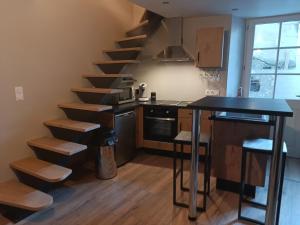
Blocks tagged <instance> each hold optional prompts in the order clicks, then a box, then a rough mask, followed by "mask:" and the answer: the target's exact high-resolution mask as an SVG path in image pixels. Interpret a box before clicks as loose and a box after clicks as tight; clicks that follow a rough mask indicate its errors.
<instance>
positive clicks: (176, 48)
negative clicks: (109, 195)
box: [155, 18, 194, 62]
mask: <svg viewBox="0 0 300 225" xmlns="http://www.w3.org/2000/svg"><path fill="white" fill-rule="evenodd" d="M163 25H164V27H165V28H166V30H167V32H168V36H169V37H172V36H175V37H176V36H177V37H178V35H176V33H178V32H176V31H173V32H172V30H171V32H170V31H169V29H168V28H167V25H166V24H163ZM175 28H177V30H178V29H180V44H179V45H169V46H167V47H166V48H165V49H163V50H162V51H161V52H159V53H158V55H157V56H156V57H155V59H157V60H159V61H160V62H193V61H194V59H193V57H191V55H190V54H189V53H188V52H187V51H186V49H185V48H184V47H183V18H180V24H179V25H178V26H176V27H175Z"/></svg>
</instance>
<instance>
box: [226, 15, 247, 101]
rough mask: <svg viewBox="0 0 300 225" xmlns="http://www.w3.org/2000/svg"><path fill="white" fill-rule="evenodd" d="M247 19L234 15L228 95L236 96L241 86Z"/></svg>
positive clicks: (231, 33)
mask: <svg viewBox="0 0 300 225" xmlns="http://www.w3.org/2000/svg"><path fill="white" fill-rule="evenodd" d="M245 32H246V21H245V19H242V18H238V17H234V16H233V17H232V25H231V32H230V48H229V58H230V60H229V63H228V78H227V90H226V95H227V96H230V97H236V96H237V92H238V88H239V87H240V86H241V77H242V72H243V63H244V49H245Z"/></svg>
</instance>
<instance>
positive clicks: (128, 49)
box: [103, 47, 143, 53]
mask: <svg viewBox="0 0 300 225" xmlns="http://www.w3.org/2000/svg"><path fill="white" fill-rule="evenodd" d="M142 50H143V48H141V47H136V48H117V49H111V50H104V51H103V52H106V53H109V52H140V51H142Z"/></svg>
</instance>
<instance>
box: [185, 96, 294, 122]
mask: <svg viewBox="0 0 300 225" xmlns="http://www.w3.org/2000/svg"><path fill="white" fill-rule="evenodd" d="M188 108H191V109H199V110H209V111H226V112H238V113H252V114H261V115H270V116H283V117H292V116H293V111H292V110H291V108H290V107H289V105H288V104H287V103H286V101H285V100H281V99H262V98H233V97H213V96H207V97H205V98H202V99H200V100H198V101H196V102H193V103H192V104H189V105H188Z"/></svg>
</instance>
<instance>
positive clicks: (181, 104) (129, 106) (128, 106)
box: [112, 100, 191, 113]
mask: <svg viewBox="0 0 300 225" xmlns="http://www.w3.org/2000/svg"><path fill="white" fill-rule="evenodd" d="M190 103H191V102H189V101H170V100H157V101H147V102H139V101H135V102H130V103H124V104H121V105H115V106H113V109H112V111H113V112H114V113H122V112H126V111H129V110H134V109H135V108H136V107H138V106H169V107H177V108H186V107H187V106H188V104H190Z"/></svg>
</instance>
